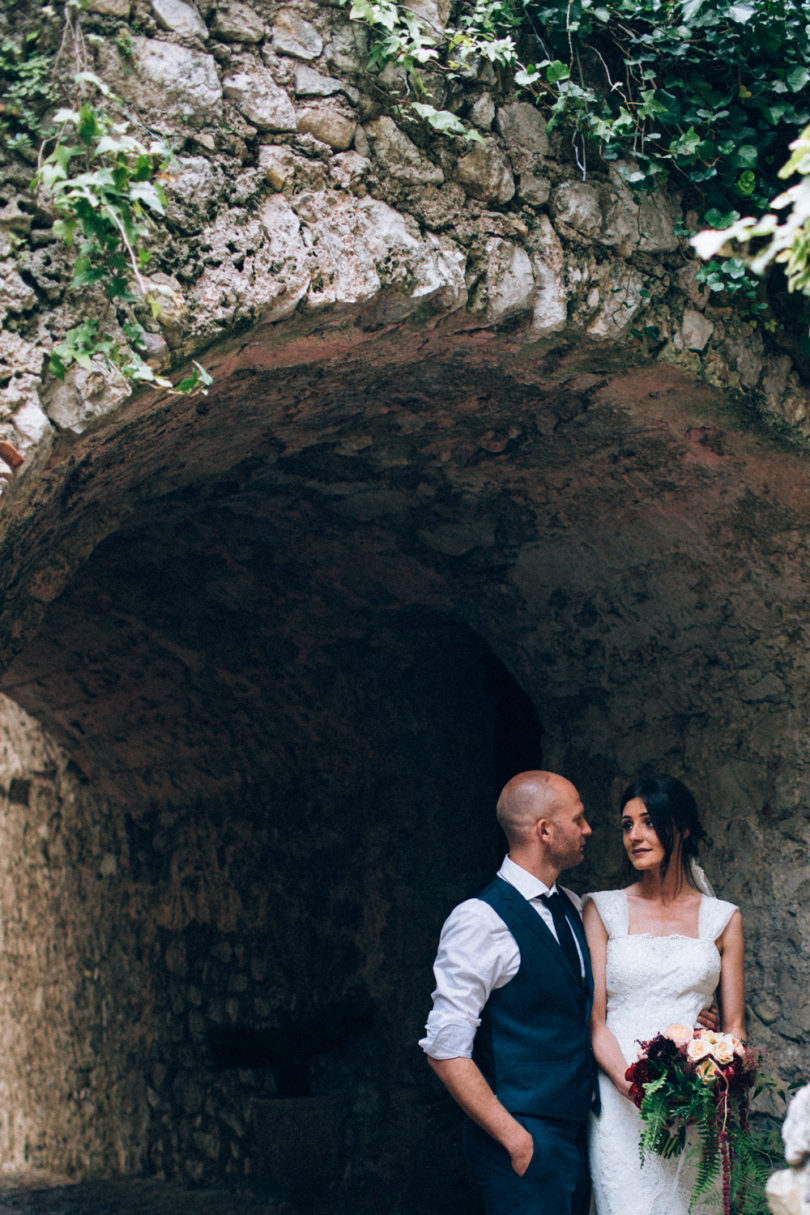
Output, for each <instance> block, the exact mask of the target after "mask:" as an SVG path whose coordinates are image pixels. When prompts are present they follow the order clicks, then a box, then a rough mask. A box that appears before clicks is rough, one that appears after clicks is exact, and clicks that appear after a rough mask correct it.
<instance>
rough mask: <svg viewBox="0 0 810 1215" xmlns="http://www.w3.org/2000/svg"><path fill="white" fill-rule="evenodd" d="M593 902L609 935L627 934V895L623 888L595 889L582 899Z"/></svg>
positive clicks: (620, 935) (619, 935)
mask: <svg viewBox="0 0 810 1215" xmlns="http://www.w3.org/2000/svg"><path fill="white" fill-rule="evenodd" d="M582 902H583V906H584V905H585V904H586V903H593V904H594V906H595V907H596V910H597V911H598V912H599V918H600V919H601V921H602V923H603V924H604V926H605V931H606V932H607V934H608V937H623V936H626V935H627V897H626V895H625V893H624V891H623V890H593V891H591V893H590V894H586V895H585V898H584V899H583V900H582Z"/></svg>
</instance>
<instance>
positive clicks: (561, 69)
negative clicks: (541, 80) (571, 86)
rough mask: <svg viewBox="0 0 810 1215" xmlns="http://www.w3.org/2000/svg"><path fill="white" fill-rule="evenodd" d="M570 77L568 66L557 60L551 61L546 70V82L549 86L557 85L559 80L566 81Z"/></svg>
mask: <svg viewBox="0 0 810 1215" xmlns="http://www.w3.org/2000/svg"><path fill="white" fill-rule="evenodd" d="M570 75H571V72H570V69H569V67H568V64H566V63H563V62H562V61H561V60H559V59H555V60H553V62H551V63H549V65H548V67H547V68H546V80H547V81H548V83H549V84H559V83H560V81H561V80H568V78H569V77H570Z"/></svg>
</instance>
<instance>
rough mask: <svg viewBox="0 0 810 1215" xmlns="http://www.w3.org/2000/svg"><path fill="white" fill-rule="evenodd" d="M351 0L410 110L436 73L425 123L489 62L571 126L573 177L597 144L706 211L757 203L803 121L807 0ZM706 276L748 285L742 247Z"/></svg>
mask: <svg viewBox="0 0 810 1215" xmlns="http://www.w3.org/2000/svg"><path fill="white" fill-rule="evenodd" d="M347 2H348V3H349V4H350V13H351V16H352V17H354V18H355V19H356V20H360V21H363V22H364V23H365V24H366V25H367V26H368V29H369V33H370V42H371V56H370V67H371V68H372V69H373V70H378V69H380V68H382V67H384V66H385V65H386V64H389V63H394V64H396V65H397V66H398V67H399V68H400V70H401V74H402V76H403V78H404V80H405V88H404V89H403V103H404V104H406V105H407V104H410V105H411V106H412V107H413V108H414V109H415V110H416V112H417V114H419V113H420V110H419V104H420V103H419V102H417V103H416V105H414V102H413V95H414V94H422V93H431V89H432V83H433V82H434V81H436V80H439V81H441V83H442V85H443V92H444V99H445V105H446V106H447V108H446V109H445V110H439V109H438V108H433V112H432V113H430V114H424V113H423V114H421V116H422V117H423V118H425V119H426V120H427V121H429V122H430V123H431V125H432V126H434V127H435V128H437V129H439V130H442V131H444V132H445V133H447V134H453V133H458V131H459V128H463V127H464V125H465V123H464V120H465V106H466V105H467V104H468V103H467V101H466V98H465V92H466V86H468V85H469V82H470V81H471V80H474V79H475V78H476V76H478V75H479V74H480V69H481V66H482V65H483V64H484V63H488V64H491V65H492V67H493V68H494V69H495V71H496V72H497V73H499V75H500V84H501V87H502V88H503V89H504V90H507V91H511V92H513V93H514V94H518V95H520V94H522V95H524V96H529V97H531V98H533V99H534V100H535V101H536V103H537V104H538V105H539V106H540V107H541V108H542V109H543V111H544V112H545V114H546V116H547V118H548V124H549V128H550V129H551V130H554V129H557V130H558V131H560V132H563V133H565V134H566V135H567V137H568V138H569V139H570V142H571V146H572V148H573V152H574V156H575V158H576V162H577V164H578V166H579V169H580V171H581V173H582V175H583V176H586V175H587V173H588V171H589V168H590V166H591V164H592V162H593V160H594V159H595V158H597V157H598V158H599V160H601V161H602V162H608V163H609V162H616V164H617V169H618V171H619V172H620V173H621V174H622V175H623V177H624V178H625V179H626V181H627V182H628V184H629V185H630V186H631V187H632V188H633V189H634V190H635V191H650V190H653V189H656V188H659V187H661V186H663V185H665V184H667V183H669V184H671V185H673V186H676V187H677V188H679V189H680V190H681V191H682V192H683V195H684V202H685V205H686V208H687V209H690V210H693V211H695V212H696V213H697V214H698V217H699V219H698V223H699V224H702V225H710V226H712V227H724V226H728V225H730V224H732V223H734V222H736V221H737V220H738V219H739V218H740V216H741V214H742V209H743V208H744V209H745V210H752V209H753V210H758V209H762V208H764V207H767V205H768V200H769V199H770V198H771V197H772V195H773V193H774V192H775V189H776V187H777V184H778V177H777V174H778V170H779V167H780V165H781V164H782V163H783V161H784V159H785V155H786V149H787V147H788V144H789V142H790V141H791V140H792V139H793V138H794V137H795V136H796V132H797V130H798V129H800V128H802V127H804V126H806V125H807V123H808V122H810V6H809V5H807V4H805V3H804V0H734V2H731V3H729V2H728V0H554V2H550V0H474V2H473V3H463V4H460V5H457V6H456V10H455V15H454V16H453V17H452V19H451V21H450V22H449V23H448V25H447V26H446V27H445V28H443V29H435V28H433V27H431V26H429V25H428V24H427V23H426V22H425V21H419V20H418V19H417V18H416V17H415V16H414V14H413V13H410V12H409V11H408V10H407V9H405V8H404V6H403V5H401V4H397V3H395V2H394V0H347ZM433 91H434V92H435V89H433ZM467 125H468V124H467ZM702 278H703V280H704V283H705V285H706V287H707V288H708V289H710V290H713V291H723V292H725V293H726V294H737V295H738V296H744V297H748V298H749V300H753V297H754V296H755V295H756V288H755V286H754V284H753V283H752V280H751V279H750V277H749V276H748V274H747V271H746V264H745V261H744V260H743V259H740V258H739V257H731V258H727V259H726V260H725V262H724V263H723V264H722V265H714V266H713V267H712V268H711V269H708V268H706V269H704V270H703V272H702ZM761 306H764V305H761Z"/></svg>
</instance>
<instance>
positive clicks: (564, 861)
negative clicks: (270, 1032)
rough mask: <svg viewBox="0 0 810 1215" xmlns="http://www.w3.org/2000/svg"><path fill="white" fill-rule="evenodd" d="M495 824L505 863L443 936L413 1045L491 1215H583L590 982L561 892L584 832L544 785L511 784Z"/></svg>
mask: <svg viewBox="0 0 810 1215" xmlns="http://www.w3.org/2000/svg"><path fill="white" fill-rule="evenodd" d="M497 817H498V822H499V823H500V825H501V827H502V828H503V830H504V832H505V834H506V838H507V840H508V843H509V854H508V856H507V857H506V858H505V859H504V862H503V864H502V866H501V868H500V870H499V871H498V874H497V877H495V878H494V879H493V881H492V882H490V883H489V885H488V886H486V887H485V888H484V890H482V891H481V893H480V894H479V895H478V897H477V898H474V899H467V900H466V902H464V903H460V904H459V906H458V907H456V908H455V909H454V910H453V911H452V912H451V914H450V916H449V917H448V919H447V921H446V923H445V925H444V927H443V929H442V934H441V939H440V942H439V950H438V954H437V956H436V962H435V965H434V974H435V979H436V989H435V991H434V992H433V1008H432V1011H431V1013H430V1015H429V1017H428V1021H427V1028H426V1035H425V1037H424V1038H423V1039H422V1041H421V1042H420V1045H421V1047H422V1048H423V1050H424V1051H425V1053H426V1054H427V1056H428V1062H429V1063H430V1066H431V1067H432V1068H433V1070H434V1071H435V1073H436V1075H437V1076H438V1077H439V1079H440V1080H441V1081H442V1083H443V1084H444V1085H445V1087H446V1088H447V1089H448V1091H449V1092H450V1094H451V1095H452V1096H453V1097H454V1099H455V1100H456V1101H457V1102H458V1104H459V1105H460V1106H461V1108H462V1109H463V1110H464V1113H465V1114H466V1115H467V1117H466V1119H465V1125H464V1151H465V1155H466V1157H467V1162H468V1165H469V1167H470V1169H471V1171H472V1174H473V1176H474V1178H475V1180H476V1181H477V1183H478V1185H479V1186H480V1187H481V1191H482V1194H483V1198H484V1206H485V1210H486V1213H487V1215H587V1211H588V1203H589V1195H590V1185H589V1181H588V1170H587V1160H586V1151H585V1127H586V1120H587V1116H588V1112H589V1110H590V1108H591V1106H592V1103H593V1100H594V1093H595V1091H596V1079H595V1065H594V1061H593V1055H592V1052H591V1047H590V1035H589V1032H588V1022H589V1018H590V1012H591V1003H592V1000H593V977H592V975H591V967H590V961H589V958H588V948H587V945H586V943H585V934H584V932H583V930H582V924H581V921H580V916H579V900H578V898H577V896H576V895H574V894H573V893H572V892H571V891H567V890H563V889H562V888H561V887H559V886H558V885H557V878H558V876H559V874H560V873H561V872H562V871H563V870H564V869H568V868H570V867H571V866H573V865H577V864H579V862H580V861H581V860H582V856H583V852H584V848H585V841H586V840H587V838H588V836H589V835H590V834H591V829H590V827H589V826H588V823H587V822H586V820H585V811H584V808H583V806H582V801H581V800H580V796H579V794H578V792H577V790H576V789H575V788H574V786H573V785H572V784H571V783H570V781H567V780H565V778H564V777H562V776H557V775H556V774H555V773H553V772H540V771H537V772H521V773H520V774H519V775H518V776H515V777H513V778H512V780H510V781H509V783H508V784H507V785H506V786H505V788H504V789H503V791H502V793H501V796H500V798H499V799H498V806H497Z"/></svg>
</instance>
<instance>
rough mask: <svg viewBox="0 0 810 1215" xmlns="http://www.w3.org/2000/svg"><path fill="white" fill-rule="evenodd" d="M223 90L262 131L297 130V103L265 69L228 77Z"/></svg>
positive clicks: (257, 68)
mask: <svg viewBox="0 0 810 1215" xmlns="http://www.w3.org/2000/svg"><path fill="white" fill-rule="evenodd" d="M223 92H224V94H225V96H226V97H227V98H228V99H229V100H230V101H233V103H234V104H235V106H236V108H237V109H238V110H239V112H240V114H243V115H244V117H245V118H247V120H248V122H250V123H252V124H253V126H255V127H256V128H257V129H258V130H259V131H294V130H295V128H296V117H295V106H294V105H293V103H292V101H291V100H290V98H289V96H288V95H287V93H285V91H284V89H282V88H279V86H278V85H277V84H276V82H275V80H274V79H273V77H272V75H271V74H270V72H268V71H267V70H266V69H265V68H260V67H256V68H253V69H248V70H245V71H241V72H236V73H234V74H233V75H232V76H228V77H227V78H226V79H225V80H224V81H223Z"/></svg>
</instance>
